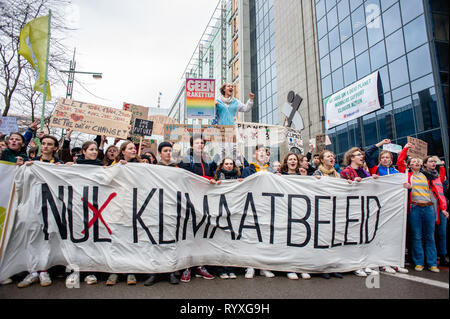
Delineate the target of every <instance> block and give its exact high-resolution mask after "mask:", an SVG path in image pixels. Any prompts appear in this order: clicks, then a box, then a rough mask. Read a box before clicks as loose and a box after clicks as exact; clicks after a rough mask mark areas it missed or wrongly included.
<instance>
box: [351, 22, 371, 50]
mask: <svg viewBox="0 0 450 319" xmlns="http://www.w3.org/2000/svg"><path fill="white" fill-rule="evenodd" d="M353 43H354V45H355V55H360V54H361V53H362V52H363V51H365V50H367V48H368V45H367V33H366V28H363V29H361V30H360V31H358V32H357V33H355V35H354V36H353Z"/></svg>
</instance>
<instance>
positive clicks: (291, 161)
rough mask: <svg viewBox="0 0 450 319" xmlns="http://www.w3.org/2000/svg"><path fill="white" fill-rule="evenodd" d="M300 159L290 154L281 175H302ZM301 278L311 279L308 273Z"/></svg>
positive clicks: (290, 276)
mask: <svg viewBox="0 0 450 319" xmlns="http://www.w3.org/2000/svg"><path fill="white" fill-rule="evenodd" d="M300 168H301V167H300V159H299V157H298V156H297V154H295V153H288V154H287V155H286V156H285V157H284V160H283V163H282V164H281V174H280V175H302V174H301V173H300ZM301 276H302V278H303V279H310V278H311V276H310V275H309V274H308V273H306V272H302V273H301ZM287 277H288V278H289V279H293V280H295V279H298V276H297V274H296V273H295V272H289V273H287Z"/></svg>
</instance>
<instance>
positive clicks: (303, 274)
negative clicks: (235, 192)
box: [300, 272, 311, 279]
mask: <svg viewBox="0 0 450 319" xmlns="http://www.w3.org/2000/svg"><path fill="white" fill-rule="evenodd" d="M300 276H302V279H311V275H310V274H308V273H307V272H302V273H301V274H300Z"/></svg>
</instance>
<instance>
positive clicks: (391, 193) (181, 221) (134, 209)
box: [0, 162, 407, 280]
mask: <svg viewBox="0 0 450 319" xmlns="http://www.w3.org/2000/svg"><path fill="white" fill-rule="evenodd" d="M86 176H89V178H86ZM406 179H407V177H406V175H405V174H393V175H390V176H381V177H379V178H378V179H376V180H374V179H372V178H367V179H364V180H363V181H361V182H360V183H354V184H348V183H347V181H346V180H342V179H338V178H327V177H323V178H321V179H320V180H318V179H316V178H315V177H311V176H278V175H276V174H272V173H267V172H259V173H257V174H254V175H251V176H250V177H248V178H246V179H245V180H244V181H242V182H239V181H237V180H233V181H231V180H230V181H228V180H227V181H222V183H221V184H220V185H211V184H209V182H208V181H207V180H206V179H205V178H202V177H200V176H198V175H194V174H192V173H190V172H188V171H186V170H183V169H180V168H172V167H166V166H160V165H144V164H139V163H128V164H127V165H114V166H112V167H106V168H103V167H98V166H93V165H92V166H91V165H73V166H65V165H52V164H48V163H40V162H35V163H34V164H33V165H31V166H25V165H23V166H22V167H20V168H19V169H18V171H17V174H16V177H15V182H16V185H17V186H16V192H15V201H14V203H15V204H14V209H13V210H12V211H11V220H12V221H11V223H10V225H11V227H8V230H7V231H8V234H7V240H6V242H5V246H4V250H3V251H1V252H0V253H1V254H2V259H1V261H0V280H4V279H6V278H8V277H10V276H12V275H14V274H17V273H19V272H21V271H38V270H40V269H48V268H49V267H51V266H53V265H77V266H78V267H79V269H80V270H82V271H100V272H114V273H164V272H171V271H175V270H181V269H186V268H188V267H192V266H197V265H217V266H219V265H222V266H223V265H226V266H235V267H247V266H252V267H255V268H260V269H271V270H275V271H287V272H291V271H295V272H311V273H315V272H317V273H322V272H346V271H352V270H356V269H361V268H364V267H378V266H384V265H391V266H403V264H404V252H405V251H404V250H405V234H406V205H407V190H406V189H405V188H403V183H404V182H405V181H406ZM19 200H20V201H19ZM225 252H226V253H225Z"/></svg>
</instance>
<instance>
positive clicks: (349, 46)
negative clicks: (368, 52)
mask: <svg viewBox="0 0 450 319" xmlns="http://www.w3.org/2000/svg"><path fill="white" fill-rule="evenodd" d="M354 56H355V55H354V53H353V39H348V40H347V41H345V42H344V43H342V62H343V63H347V62H348V61H350V60H351V59H353V57H354Z"/></svg>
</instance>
